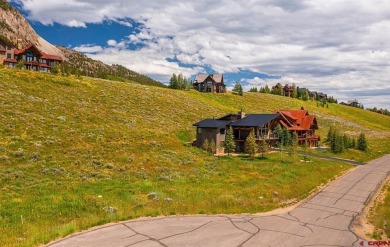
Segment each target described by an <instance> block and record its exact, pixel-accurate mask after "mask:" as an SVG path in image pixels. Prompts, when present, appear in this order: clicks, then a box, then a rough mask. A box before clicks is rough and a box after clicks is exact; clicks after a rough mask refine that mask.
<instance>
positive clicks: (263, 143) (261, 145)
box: [259, 136, 268, 158]
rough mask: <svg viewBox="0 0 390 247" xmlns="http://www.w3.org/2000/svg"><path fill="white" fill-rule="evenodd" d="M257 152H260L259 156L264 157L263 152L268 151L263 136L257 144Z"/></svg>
mask: <svg viewBox="0 0 390 247" xmlns="http://www.w3.org/2000/svg"><path fill="white" fill-rule="evenodd" d="M259 152H260V153H261V158H264V154H265V153H267V152H268V143H267V141H266V140H265V137H264V136H263V138H262V139H261V142H260V145H259Z"/></svg>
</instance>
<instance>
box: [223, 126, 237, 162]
mask: <svg viewBox="0 0 390 247" xmlns="http://www.w3.org/2000/svg"><path fill="white" fill-rule="evenodd" d="M224 147H225V153H227V154H228V155H230V153H232V152H234V150H235V149H236V143H235V141H234V135H233V128H232V126H230V128H229V129H228V131H227V133H226V137H225V144H224Z"/></svg>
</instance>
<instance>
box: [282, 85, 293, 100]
mask: <svg viewBox="0 0 390 247" xmlns="http://www.w3.org/2000/svg"><path fill="white" fill-rule="evenodd" d="M283 92H284V96H286V97H292V96H293V87H292V86H289V85H288V84H286V85H285V86H284V87H283Z"/></svg>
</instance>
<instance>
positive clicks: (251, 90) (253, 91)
mask: <svg viewBox="0 0 390 247" xmlns="http://www.w3.org/2000/svg"><path fill="white" fill-rule="evenodd" d="M249 92H252V93H257V92H258V91H257V87H252V88H251V89H249Z"/></svg>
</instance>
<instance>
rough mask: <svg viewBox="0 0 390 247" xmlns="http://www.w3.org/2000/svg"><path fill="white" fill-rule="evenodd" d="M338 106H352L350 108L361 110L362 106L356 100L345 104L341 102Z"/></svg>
mask: <svg viewBox="0 0 390 247" xmlns="http://www.w3.org/2000/svg"><path fill="white" fill-rule="evenodd" d="M340 105H347V106H352V107H357V108H362V106H363V105H362V104H361V103H359V101H358V100H357V99H354V100H348V101H347V103H345V102H341V103H340Z"/></svg>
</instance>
